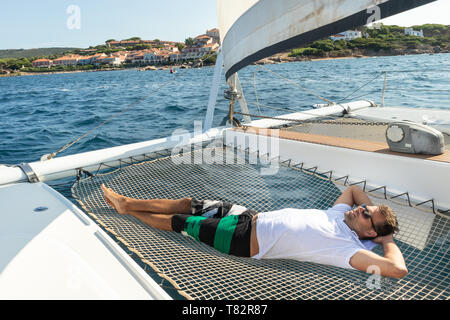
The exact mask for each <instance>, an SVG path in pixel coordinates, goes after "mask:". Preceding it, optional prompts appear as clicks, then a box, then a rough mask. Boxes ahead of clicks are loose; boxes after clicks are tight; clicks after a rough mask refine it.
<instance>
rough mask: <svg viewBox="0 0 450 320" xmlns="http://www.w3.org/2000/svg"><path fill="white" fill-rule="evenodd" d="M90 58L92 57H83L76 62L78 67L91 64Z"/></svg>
mask: <svg viewBox="0 0 450 320" xmlns="http://www.w3.org/2000/svg"><path fill="white" fill-rule="evenodd" d="M92 58H93V56H83V57H82V58H80V59H79V60H78V64H80V65H87V64H92Z"/></svg>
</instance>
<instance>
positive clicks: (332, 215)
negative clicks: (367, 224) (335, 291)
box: [252, 203, 376, 269]
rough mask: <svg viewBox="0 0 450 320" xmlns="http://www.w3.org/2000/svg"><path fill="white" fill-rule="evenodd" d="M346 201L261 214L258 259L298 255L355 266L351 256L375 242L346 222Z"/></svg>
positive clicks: (312, 260)
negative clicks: (360, 236) (323, 207)
mask: <svg viewBox="0 0 450 320" xmlns="http://www.w3.org/2000/svg"><path fill="white" fill-rule="evenodd" d="M349 210H351V207H350V206H349V205H347V204H342V203H341V204H337V205H335V206H334V207H333V208H330V209H328V210H326V211H323V210H316V209H293V208H287V209H282V210H277V211H270V212H263V213H259V214H258V219H257V220H256V236H257V238H258V245H259V253H258V254H256V255H254V256H253V257H252V258H255V259H295V260H300V261H310V262H316V263H321V264H329V265H334V266H337V267H342V268H350V269H353V267H352V266H351V265H350V263H349V261H350V258H351V257H352V256H353V255H354V254H355V253H356V252H358V251H360V250H362V249H366V250H372V249H373V248H374V247H375V246H376V244H375V243H374V242H372V241H368V240H363V241H361V240H359V239H358V236H357V235H356V233H355V232H354V231H352V230H351V229H350V228H349V227H348V226H347V224H346V223H345V222H344V213H345V212H346V211H349Z"/></svg>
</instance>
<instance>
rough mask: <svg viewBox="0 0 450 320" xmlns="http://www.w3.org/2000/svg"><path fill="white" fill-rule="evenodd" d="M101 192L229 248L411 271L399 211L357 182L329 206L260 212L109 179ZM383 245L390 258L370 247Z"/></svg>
mask: <svg viewBox="0 0 450 320" xmlns="http://www.w3.org/2000/svg"><path fill="white" fill-rule="evenodd" d="M102 190H103V192H104V196H105V199H106V201H107V202H108V203H109V204H110V205H111V206H112V207H113V208H115V209H116V210H117V212H118V213H120V214H129V215H132V216H134V217H136V218H138V219H140V220H141V221H143V222H144V223H146V224H148V225H150V226H151V227H154V228H157V229H161V230H166V231H175V232H180V233H182V234H185V235H189V236H192V237H193V238H195V239H197V240H199V241H201V242H204V243H206V244H208V245H210V246H212V247H214V248H215V249H217V250H219V251H220V252H223V253H226V254H231V255H235V256H239V257H251V258H254V259H294V260H300V261H310V262H315V263H321V264H328V265H333V266H337V267H342V268H350V269H352V268H354V269H357V270H361V271H364V272H369V270H372V271H373V270H374V269H377V270H379V271H380V275H382V276H387V277H394V278H401V277H404V276H405V275H406V274H407V273H408V270H407V268H406V265H405V261H404V259H403V255H402V253H401V252H400V249H399V248H398V247H397V245H396V244H395V242H394V238H393V234H394V232H398V230H399V229H398V222H397V219H396V217H395V214H394V212H393V211H392V210H391V208H389V207H388V206H386V205H379V206H374V205H373V203H372V202H371V200H370V199H369V197H368V196H367V195H366V194H365V193H364V192H363V191H362V190H361V188H359V187H357V186H351V187H349V188H347V189H346V190H345V191H344V192H343V193H342V194H341V196H340V197H339V198H338V199H337V200H336V202H335V203H334V206H333V207H332V208H329V209H328V210H317V209H296V208H284V209H280V210H276V211H270V212H260V213H257V212H255V211H253V210H250V209H247V208H245V207H243V206H240V205H237V204H232V203H229V202H225V201H215V200H197V199H193V198H183V199H149V200H140V199H133V198H129V197H125V196H122V195H120V194H118V193H116V192H114V191H113V190H112V189H110V188H107V187H106V186H105V185H102ZM353 206H356V207H355V208H354V209H352V208H353ZM376 244H381V245H382V246H383V251H384V256H380V255H378V254H376V253H374V252H372V251H371V250H372V249H373V247H374V246H376ZM374 266H375V267H377V268H374Z"/></svg>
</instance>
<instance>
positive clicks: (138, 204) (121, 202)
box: [101, 184, 191, 214]
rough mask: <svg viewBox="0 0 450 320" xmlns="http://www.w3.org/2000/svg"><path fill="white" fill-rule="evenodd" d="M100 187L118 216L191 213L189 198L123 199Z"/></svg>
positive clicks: (109, 189) (104, 187) (110, 190)
mask: <svg viewBox="0 0 450 320" xmlns="http://www.w3.org/2000/svg"><path fill="white" fill-rule="evenodd" d="M101 187H102V190H103V193H104V195H105V199H106V201H107V202H108V203H109V204H110V205H111V206H112V207H114V208H115V209H116V210H117V212H119V213H120V214H123V213H125V214H130V212H142V213H145V212H147V213H159V214H177V213H181V214H189V213H190V212H191V198H183V199H175V200H172V199H149V200H140V199H133V198H129V197H124V196H122V195H120V194H118V193H116V192H114V191H113V190H112V189H111V188H107V187H106V186H105V185H103V184H102V186H101Z"/></svg>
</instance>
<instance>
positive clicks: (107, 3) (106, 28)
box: [0, 0, 450, 49]
mask: <svg viewBox="0 0 450 320" xmlns="http://www.w3.org/2000/svg"><path fill="white" fill-rule="evenodd" d="M73 6H75V7H73ZM74 8H75V9H74ZM1 12H2V15H1V18H0V40H1V41H0V49H19V48H24V49H28V48H38V47H80V48H87V47H89V46H91V45H98V44H101V43H104V42H105V40H108V39H116V40H122V39H126V38H130V37H134V36H137V37H141V38H142V39H149V40H153V39H156V38H157V39H160V40H171V41H184V39H186V38H187V37H195V36H197V35H199V34H202V33H205V31H206V30H207V29H211V28H215V27H217V18H216V1H215V0H157V1H156V0H128V1H123V0H121V1H118V0H70V1H68V0H40V1H36V0H21V1H12V0H2V3H1ZM449 12H450V0H438V1H437V2H435V3H432V4H428V5H426V6H423V7H420V8H417V9H414V10H410V11H408V12H405V13H402V14H400V15H397V16H394V17H391V18H388V19H385V21H382V22H384V23H385V24H397V25H402V26H411V25H415V24H424V23H440V24H450V14H449Z"/></svg>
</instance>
